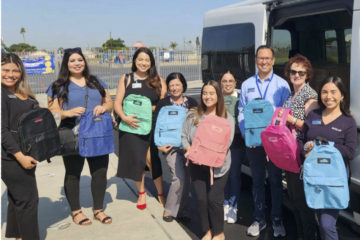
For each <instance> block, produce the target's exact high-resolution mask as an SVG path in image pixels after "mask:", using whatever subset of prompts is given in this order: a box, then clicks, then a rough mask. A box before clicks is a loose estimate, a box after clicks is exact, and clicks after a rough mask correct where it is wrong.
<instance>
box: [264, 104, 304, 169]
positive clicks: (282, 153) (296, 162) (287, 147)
mask: <svg viewBox="0 0 360 240" xmlns="http://www.w3.org/2000/svg"><path fill="white" fill-rule="evenodd" d="M281 109H282V108H281V107H278V108H276V110H275V112H274V115H273V117H272V119H271V123H270V125H269V126H267V127H266V128H265V130H264V131H262V132H261V141H262V144H263V146H264V150H265V152H266V154H267V158H268V160H269V159H270V160H271V161H272V162H273V163H274V164H275V165H276V166H277V167H278V168H280V169H283V170H286V171H289V172H294V173H299V167H300V165H301V161H300V151H299V147H298V144H297V141H296V131H295V127H294V126H293V125H290V124H289V125H288V126H290V129H291V131H290V130H289V128H288V126H287V125H286V118H287V115H288V114H290V115H291V116H292V112H291V109H284V112H283V114H282V117H281V118H279V117H278V114H279V112H280V110H281Z"/></svg>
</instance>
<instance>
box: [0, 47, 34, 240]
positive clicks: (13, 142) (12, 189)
mask: <svg viewBox="0 0 360 240" xmlns="http://www.w3.org/2000/svg"><path fill="white" fill-rule="evenodd" d="M34 104H38V102H37V101H36V100H35V95H34V93H33V92H32V91H31V89H30V87H29V83H28V80H27V78H26V71H25V68H24V65H23V62H22V61H21V59H20V58H19V57H18V56H17V55H15V54H12V53H6V54H2V56H1V146H2V148H1V179H2V180H3V181H4V183H5V185H6V187H7V190H8V191H7V194H8V206H7V220H6V232H5V237H6V238H16V239H17V240H18V239H23V240H37V239H40V237H39V225H38V216H37V213H38V204H39V194H38V190H37V185H36V179H35V169H36V165H37V163H38V161H37V159H34V158H32V157H30V156H25V155H24V154H23V153H22V152H21V148H20V137H19V133H18V132H17V123H18V120H19V118H20V117H21V116H22V115H23V114H24V113H26V112H29V111H31V110H32V109H33V105H34Z"/></svg>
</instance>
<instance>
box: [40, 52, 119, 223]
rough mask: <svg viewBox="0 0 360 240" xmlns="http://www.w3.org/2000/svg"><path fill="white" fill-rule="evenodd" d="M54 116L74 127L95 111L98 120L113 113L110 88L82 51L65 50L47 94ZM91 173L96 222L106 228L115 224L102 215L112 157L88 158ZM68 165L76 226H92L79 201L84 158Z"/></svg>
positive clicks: (67, 186) (67, 190) (67, 183)
mask: <svg viewBox="0 0 360 240" xmlns="http://www.w3.org/2000/svg"><path fill="white" fill-rule="evenodd" d="M86 88H88V102H87V108H86V109H85V95H86ZM46 93H47V95H48V105H49V109H50V111H51V112H54V113H55V112H56V113H60V115H61V119H62V121H61V123H60V127H61V126H64V127H68V126H71V127H73V126H75V125H76V123H77V122H78V119H79V116H80V115H81V114H82V113H84V112H85V111H92V112H93V113H94V114H95V115H96V116H98V115H100V114H103V113H104V112H105V111H106V112H111V110H112V108H113V103H112V100H111V98H110V94H109V92H108V90H107V85H106V84H105V83H104V82H103V81H101V80H100V79H98V78H96V77H95V76H93V75H91V74H90V70H89V67H88V65H87V63H86V59H85V57H84V55H83V53H82V51H81V49H80V48H73V49H71V48H70V49H65V53H64V58H63V61H62V63H61V67H60V73H59V77H58V79H57V80H56V81H55V82H53V83H52V84H51V85H50V86H49V88H48V89H47V91H46ZM86 159H87V162H88V164H89V167H90V173H91V177H92V180H91V192H92V196H93V201H94V217H93V218H94V220H99V221H100V222H101V223H103V224H109V223H111V222H112V219H111V217H109V216H107V215H106V214H105V213H104V211H103V204H104V197H105V191H106V184H107V178H106V173H107V169H108V165H109V155H108V154H106V155H102V156H97V157H87V158H86ZM63 160H64V165H65V170H66V172H65V180H64V182H65V183H64V188H65V194H66V198H67V200H68V202H69V204H70V208H71V211H72V216H73V221H74V222H75V223H76V224H77V225H90V224H91V221H90V220H89V219H88V218H86V216H85V215H84V214H83V213H82V211H81V207H80V200H79V197H80V196H79V190H80V189H79V183H80V175H81V172H82V169H83V167H84V162H85V158H84V157H81V156H80V155H72V156H63Z"/></svg>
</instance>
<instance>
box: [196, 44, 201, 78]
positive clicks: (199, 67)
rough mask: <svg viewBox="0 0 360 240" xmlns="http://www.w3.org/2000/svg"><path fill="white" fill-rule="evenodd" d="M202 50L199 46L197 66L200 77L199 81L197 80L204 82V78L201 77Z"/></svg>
mask: <svg viewBox="0 0 360 240" xmlns="http://www.w3.org/2000/svg"><path fill="white" fill-rule="evenodd" d="M200 60H201V49H200V47H199V46H198V47H197V64H198V76H199V79H197V80H202V76H201V61H200Z"/></svg>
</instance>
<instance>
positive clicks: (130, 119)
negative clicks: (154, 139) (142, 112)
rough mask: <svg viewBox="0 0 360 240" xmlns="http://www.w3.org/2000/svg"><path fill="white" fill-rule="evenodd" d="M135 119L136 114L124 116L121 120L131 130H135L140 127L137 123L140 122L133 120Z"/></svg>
mask: <svg viewBox="0 0 360 240" xmlns="http://www.w3.org/2000/svg"><path fill="white" fill-rule="evenodd" d="M136 117H137V114H135V115H132V116H126V117H124V118H123V119H122V120H123V121H124V122H126V123H127V124H128V125H129V126H130V128H131V129H137V128H138V127H140V125H139V124H137V123H140V122H141V121H140V120H137V119H135V118H136Z"/></svg>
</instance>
